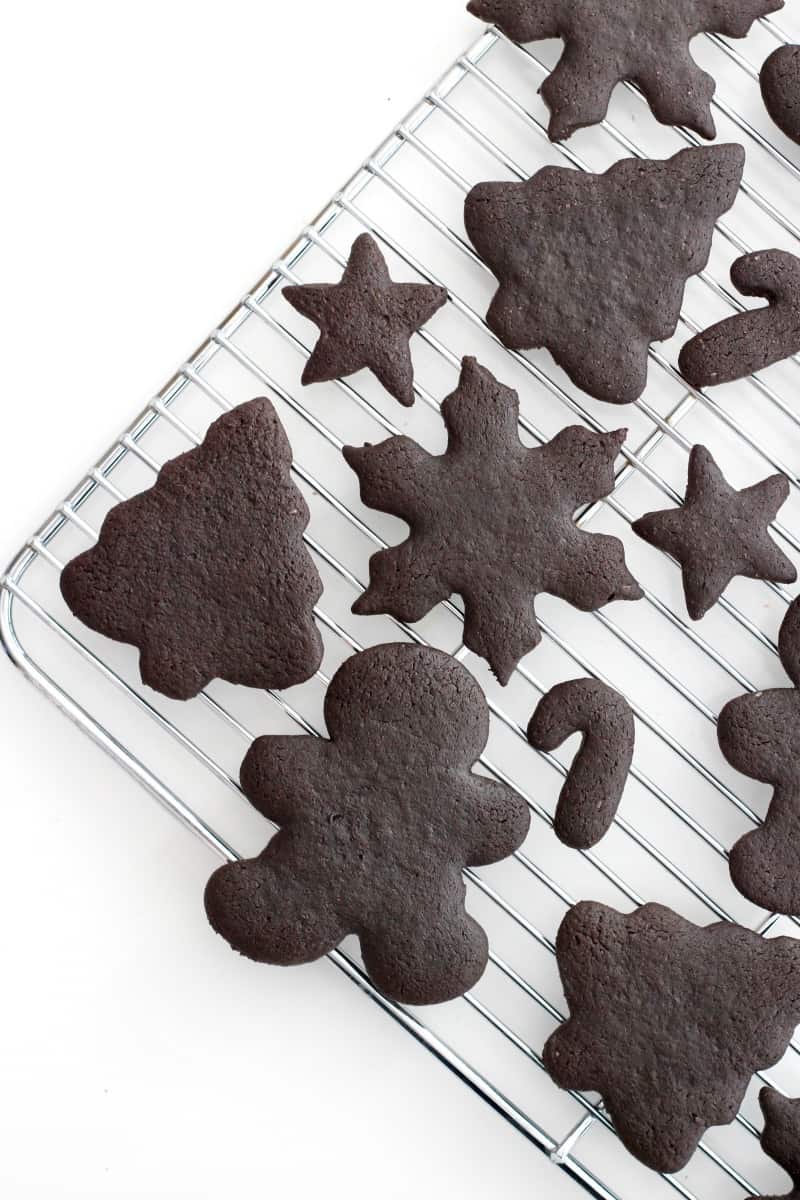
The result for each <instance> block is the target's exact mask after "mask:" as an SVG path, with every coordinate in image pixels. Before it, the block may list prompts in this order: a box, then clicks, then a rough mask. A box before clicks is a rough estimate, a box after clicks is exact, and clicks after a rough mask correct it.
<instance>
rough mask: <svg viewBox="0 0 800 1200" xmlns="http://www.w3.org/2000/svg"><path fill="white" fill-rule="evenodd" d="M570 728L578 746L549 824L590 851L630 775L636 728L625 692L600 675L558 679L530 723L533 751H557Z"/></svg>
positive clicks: (577, 846) (575, 845)
mask: <svg viewBox="0 0 800 1200" xmlns="http://www.w3.org/2000/svg"><path fill="white" fill-rule="evenodd" d="M573 733H582V734H583V739H582V741H581V746H580V749H579V750H578V753H577V754H576V755H575V759H574V761H573V763H572V766H571V768H570V770H569V774H568V775H567V779H566V782H565V784H564V786H563V787H562V789H561V794H560V796H559V798H558V805H557V807H556V814H555V820H554V823H553V828H554V830H555V833H556V836H557V837H558V838H559V839H560V840H561V841H562V842H564V844H565V845H567V846H572V847H573V848H574V849H575V850H588V849H589V847H590V846H594V845H596V844H597V842H599V841H600V839H601V838H602V837H603V835H604V834H605V833H606V832H607V831H608V829H609V827H610V825H611V822H612V821H613V820H614V815H615V813H616V811H617V808H618V807H619V802H620V800H621V799H622V791H623V788H624V787H625V781H626V779H627V778H628V771H629V770H630V766H631V760H632V759H633V745H634V740H635V736H636V731H635V728H634V723H633V713H632V712H631V707H630V705H629V704H628V702H627V700H626V699H625V697H624V696H621V695H620V694H619V692H616V691H614V689H613V688H612V687H609V686H608V684H606V683H601V681H600V680H599V679H570V680H569V681H568V682H566V683H559V684H556V686H555V687H553V688H551V689H550V691H549V692H546V693H545V695H544V696H542V698H541V700H540V701H539V703H538V705H537V707H536V711H535V713H534V714H533V716H532V717H531V720H530V724H529V725H528V741H529V742H530V743H531V745H532V746H534V747H535V748H536V749H537V750H548V751H552V750H557V749H558V747H559V746H560V745H561V743H562V742H564V741H566V739H567V738H568V737H570V736H571V735H572V734H573Z"/></svg>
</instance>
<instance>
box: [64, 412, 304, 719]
mask: <svg viewBox="0 0 800 1200" xmlns="http://www.w3.org/2000/svg"><path fill="white" fill-rule="evenodd" d="M291 461H292V451H291V447H290V445H289V442H288V440H287V438H286V434H285V433H284V431H283V427H282V425H281V423H280V421H279V420H278V417H277V414H276V413H275V410H274V409H273V407H272V405H271V404H270V403H269V401H268V400H263V399H262V400H251V401H250V402H249V403H248V404H242V405H240V406H239V407H238V408H234V409H233V410H232V411H231V412H228V413H226V414H225V415H224V416H222V417H220V418H219V419H218V420H217V421H215V422H214V424H213V425H212V426H211V427H210V429H209V431H208V433H207V434H206V438H205V441H204V442H203V444H202V445H201V446H199V447H198V448H197V449H195V450H190V451H189V452H188V453H186V454H181V455H180V457H178V458H175V459H173V460H172V461H171V462H168V463H166V465H165V466H164V467H162V469H161V471H160V472H159V475H158V479H157V480H156V483H155V484H154V485H153V487H151V488H150V489H149V490H148V491H146V492H142V493H140V494H139V495H138V496H134V497H132V499H130V500H126V501H124V503H122V504H118V505H117V506H116V508H113V509H112V510H111V512H110V513H109V514H108V516H107V517H106V519H105V521H104V522H103V527H102V529H101V531H100V537H99V539H98V542H97V545H95V546H94V547H93V548H92V549H91V550H87V551H86V552H85V553H84V554H81V555H80V556H79V557H78V558H75V559H73V560H72V562H70V563H68V565H67V566H66V567H65V568H64V570H63V572H62V574H61V591H62V593H63V596H64V599H65V600H66V602H67V604H68V605H69V607H70V608H71V609H72V611H73V613H74V614H75V615H76V616H77V617H79V618H80V619H81V620H82V621H83V622H84V623H85V624H86V625H89V626H91V628H92V629H95V630H97V632H98V633H102V634H105V636H106V637H110V638H114V639H115V640H116V641H118V642H130V643H131V644H133V645H134V646H138V647H139V650H140V652H141V654H140V668H141V673H142V679H143V680H144V682H145V683H147V684H149V685H150V687H153V688H155V689H156V690H157V691H159V692H163V693H164V695H165V696H170V697H172V698H173V699H175V700H188V699H189V698H190V697H192V696H196V695H197V693H198V692H199V691H201V689H202V688H204V687H205V685H206V684H207V683H209V682H210V681H211V680H212V679H214V678H216V677H220V678H222V679H227V680H229V681H230V682H231V683H242V684H246V685H247V686H248V687H258V688H284V687H289V686H290V685H291V684H295V683H301V682H302V681H303V680H304V679H308V678H309V677H310V676H311V675H313V674H314V672H315V671H316V670H317V668H318V666H319V664H320V662H321V660H322V642H321V640H320V636H319V633H318V631H317V628H316V626H315V624H314V615H313V610H314V605H315V604H316V602H317V600H318V599H319V597H320V595H321V593H322V582H321V580H320V577H319V575H318V573H317V570H316V567H315V566H314V563H313V561H312V559H311V557H310V555H309V553H308V551H307V550H306V548H305V546H304V545H303V540H302V534H303V530H304V529H305V527H306V525H307V524H308V517H309V514H308V508H307V506H306V503H305V501H304V499H303V497H302V495H301V494H300V492H299V491H298V490H297V488H296V487H295V485H294V483H293V482H292V479H291V476H290V474H289V467H290V464H291Z"/></svg>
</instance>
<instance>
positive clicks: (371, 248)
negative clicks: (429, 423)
mask: <svg viewBox="0 0 800 1200" xmlns="http://www.w3.org/2000/svg"><path fill="white" fill-rule="evenodd" d="M283 294H284V296H285V297H286V299H287V300H288V301H289V303H290V304H291V305H292V307H293V308H296V309H297V311H298V312H299V313H302V314H303V316H304V317H308V319H309V320H310V321H313V322H314V324H315V325H317V326H319V329H320V338H319V341H318V342H317V344H316V346H315V347H314V353H313V354H312V355H311V357H310V358H309V360H308V362H307V363H306V367H305V370H304V371H303V383H304V384H309V383H323V382H325V381H326V380H330V379H342V378H344V377H345V376H347V375H354V374H355V372H356V371H360V370H361V369H362V368H363V367H368V368H369V370H370V371H372V373H373V374H374V375H375V376H377V378H378V379H379V380H380V382H381V383H382V384H383V386H384V387H385V388H386V390H387V392H390V393H391V395H392V396H394V398H395V399H396V400H399V401H400V403H401V404H405V405H406V406H407V407H410V406H411V405H412V404H413V403H414V368H413V365H412V362H411V350H410V348H409V344H408V343H409V340H410V338H411V335H412V333H414V332H415V331H416V330H417V329H419V328H420V327H421V326H422V325H424V324H425V322H426V321H429V320H430V318H431V317H432V316H433V314H434V313H435V312H436V311H437V310H438V309H440V308H441V307H442V305H443V304H444V303H445V301H446V300H447V291H446V290H445V288H441V287H434V286H432V285H429V284H423V283H394V282H393V280H392V278H391V276H390V275H389V269H388V267H387V266H386V260H385V259H384V257H383V255H382V254H381V251H380V247H379V246H378V243H377V242H376V241H375V239H374V238H372V237H370V235H369V234H368V233H362V234H361V236H360V237H358V238H356V240H355V241H354V242H353V247H352V249H351V251H350V258H349V261H348V263H347V266H346V268H345V272H344V275H343V276H342V281H341V283H319V284H313V283H309V284H302V285H299V286H296V287H287V288H284V289H283Z"/></svg>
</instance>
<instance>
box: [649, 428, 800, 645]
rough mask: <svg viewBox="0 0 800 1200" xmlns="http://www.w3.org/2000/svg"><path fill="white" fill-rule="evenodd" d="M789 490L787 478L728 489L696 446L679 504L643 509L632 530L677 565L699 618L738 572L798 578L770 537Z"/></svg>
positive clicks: (783, 579)
mask: <svg viewBox="0 0 800 1200" xmlns="http://www.w3.org/2000/svg"><path fill="white" fill-rule="evenodd" d="M788 495H789V481H788V479H786V477H785V476H784V475H770V476H769V478H767V479H762V480H761V481H760V482H759V483H754V484H753V485H752V486H751V487H747V488H743V489H742V490H741V491H737V490H736V488H733V487H731V485H730V484H729V483H728V481H727V480H726V479H725V477H724V475H723V474H722V472H721V471H720V469H719V467H718V466H717V464H716V462H715V461H714V459H713V458H712V456H711V453H710V451H709V450H707V449H706V447H705V446H693V447H692V451H691V454H690V455H689V480H688V483H687V486H686V499H685V500H684V503H683V506H682V507H681V508H666V509H662V510H660V511H659V512H651V513H645V515H644V516H643V517H639V519H638V521H634V522H633V525H632V526H631V528H632V529H633V531H634V533H638V535H639V537H640V538H644V540H645V541H646V542H649V543H650V544H651V545H652V546H657V547H658V549H659V550H663V551H664V552H665V553H666V554H671V555H672V557H673V558H675V559H677V561H678V563H679V564H680V568H681V572H682V574H683V590H684V594H685V596H686V608H687V611H688V613H689V616H690V617H691V618H692V620H693V621H699V620H700V618H701V617H702V616H704V614H705V613H707V612H708V610H709V609H710V608H711V607H712V605H714V604H716V602H717V601H718V600H719V598H720V596H721V595H722V593H723V592H724V591H725V588H726V587H727V586H728V584H729V583H730V581H731V580H732V579H734V578H735V577H736V576H737V575H744V576H746V577H747V578H748V579H770V580H773V581H774V582H776V583H793V582H794V581H795V579H796V578H797V572H796V570H795V568H794V566H793V564H792V563H791V561H790V560H789V559H788V558H787V557H786V555H785V554H784V553H783V552H782V551H781V550H780V549H779V548H778V547H777V546H776V545H775V543H774V542H773V540H772V538H771V537H770V536H769V532H768V529H769V525H770V523H771V522H772V521H774V520H775V517H776V515H777V513H778V509H779V508H780V507H781V505H782V504H783V503H784V501H785V500H786V499H787V497H788Z"/></svg>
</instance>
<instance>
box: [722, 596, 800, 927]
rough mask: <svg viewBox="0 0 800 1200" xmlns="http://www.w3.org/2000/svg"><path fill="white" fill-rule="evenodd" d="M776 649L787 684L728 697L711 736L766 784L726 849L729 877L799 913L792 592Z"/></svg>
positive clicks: (766, 903)
mask: <svg viewBox="0 0 800 1200" xmlns="http://www.w3.org/2000/svg"><path fill="white" fill-rule="evenodd" d="M778 649H779V651H780V656H781V662H782V663H783V666H784V669H785V671H786V674H787V675H788V676H789V678H790V679H791V681H792V683H793V685H794V686H793V687H788V688H770V689H769V690H768V691H766V692H756V693H755V695H752V696H750V695H747V696H739V697H738V698H737V699H736V700H731V701H730V702H729V703H728V704H726V705H725V707H724V708H723V710H722V712H721V713H720V714H719V723H718V725H717V738H718V740H719V746H720V749H721V751H722V753H723V754H724V755H725V757H726V758H727V760H728V762H729V763H730V764H731V766H732V767H735V768H736V770H737V771H741V772H742V774H743V775H748V776H749V777H750V778H751V779H758V780H759V781H760V782H761V783H769V784H771V785H772V787H773V788H774V792H773V796H772V802H771V803H770V806H769V808H768V810H767V815H766V817H765V819H764V824H763V825H762V826H761V828H760V829H755V830H753V832H752V833H747V834H745V836H744V837H743V838H740V839H739V841H738V842H737V843H736V845H735V846H734V847H733V850H732V851H731V854H730V870H731V878H732V879H733V882H734V883H735V884H736V886H737V888H738V889H739V891H740V892H741V893H742V894H743V895H744V896H747V898H748V900H752V901H753V903H754V904H760V905H761V906H762V908H767V909H769V911H770V912H781V913H788V914H790V915H792V916H800V756H798V753H797V731H798V729H800V690H798V689H800V599H798V600H794V601H793V602H792V603H791V604H790V605H789V608H788V609H787V610H786V616H785V617H784V619H783V624H782V625H781V632H780V637H779V639H778Z"/></svg>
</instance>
